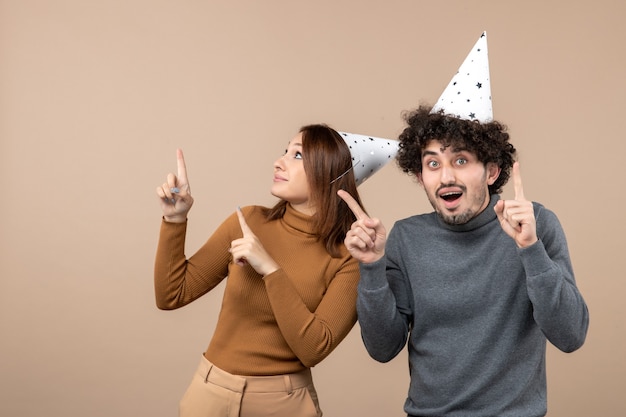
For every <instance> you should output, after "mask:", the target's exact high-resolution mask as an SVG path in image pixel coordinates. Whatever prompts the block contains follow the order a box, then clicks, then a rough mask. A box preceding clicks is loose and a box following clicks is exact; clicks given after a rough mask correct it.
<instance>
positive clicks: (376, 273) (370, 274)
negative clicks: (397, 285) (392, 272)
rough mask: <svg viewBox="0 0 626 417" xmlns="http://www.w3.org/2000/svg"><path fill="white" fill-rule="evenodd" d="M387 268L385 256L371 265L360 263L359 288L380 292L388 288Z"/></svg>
mask: <svg viewBox="0 0 626 417" xmlns="http://www.w3.org/2000/svg"><path fill="white" fill-rule="evenodd" d="M386 266H387V262H386V261H385V257H384V256H383V257H382V258H381V259H379V260H377V261H375V262H372V263H369V264H364V263H359V271H360V272H361V279H360V281H359V286H360V287H361V288H362V289H365V290H378V289H380V288H383V287H386V286H387V279H386V278H387V277H386V273H385V270H386Z"/></svg>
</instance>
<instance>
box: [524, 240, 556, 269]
mask: <svg viewBox="0 0 626 417" xmlns="http://www.w3.org/2000/svg"><path fill="white" fill-rule="evenodd" d="M518 253H519V254H520V258H521V260H522V265H524V270H525V271H526V276H527V277H536V276H539V275H541V274H543V273H544V272H546V271H548V270H550V269H551V268H552V259H550V257H549V256H548V253H547V252H546V248H545V246H543V242H542V241H541V240H537V242H535V243H534V244H532V245H530V246H528V247H526V248H521V249H518Z"/></svg>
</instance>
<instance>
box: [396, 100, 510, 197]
mask: <svg viewBox="0 0 626 417" xmlns="http://www.w3.org/2000/svg"><path fill="white" fill-rule="evenodd" d="M431 109H432V106H426V105H420V106H419V107H418V108H417V109H416V110H413V111H411V112H407V113H405V114H404V120H405V122H406V123H407V125H408V126H407V127H406V128H405V129H404V130H403V131H402V133H401V134H400V136H399V139H400V149H399V150H398V154H397V156H396V163H397V164H398V166H399V167H400V168H401V169H402V171H403V172H405V173H407V174H409V175H417V174H420V173H421V172H422V151H423V150H424V148H425V147H426V146H427V145H428V143H429V142H430V141H432V140H438V141H439V142H441V144H442V145H443V146H444V147H445V148H448V147H450V148H452V149H454V150H466V151H469V152H472V153H473V154H475V155H476V157H477V158H478V160H479V161H480V162H482V163H483V164H485V165H486V164H487V163H489V162H494V163H496V164H497V165H498V166H499V167H500V169H501V172H500V176H499V177H498V179H497V180H496V181H495V182H494V183H493V184H492V185H490V186H489V193H490V194H500V193H501V192H502V187H503V186H504V185H505V184H506V183H507V181H508V180H509V177H510V175H511V167H512V166H513V162H514V157H515V153H516V150H515V147H514V146H513V145H512V144H511V143H509V134H508V133H507V127H506V126H505V125H503V124H501V123H499V122H496V121H493V122H489V123H479V122H478V121H470V120H463V119H459V118H456V117H454V116H448V115H445V114H444V113H443V111H439V112H435V113H432V114H431V113H430V112H431Z"/></svg>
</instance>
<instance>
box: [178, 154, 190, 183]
mask: <svg viewBox="0 0 626 417" xmlns="http://www.w3.org/2000/svg"><path fill="white" fill-rule="evenodd" d="M176 162H177V166H178V179H179V180H180V181H182V182H183V183H187V182H188V180H187V165H185V156H184V155H183V150H182V149H177V150H176Z"/></svg>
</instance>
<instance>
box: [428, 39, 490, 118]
mask: <svg viewBox="0 0 626 417" xmlns="http://www.w3.org/2000/svg"><path fill="white" fill-rule="evenodd" d="M440 110H443V113H444V114H447V115H450V116H454V117H458V118H460V119H466V120H478V121H479V122H490V121H492V120H493V109H492V107H491V83H490V82H489V56H488V53H487V32H483V33H482V35H481V36H480V38H478V41H477V42H476V44H475V45H474V47H473V48H472V50H471V51H470V53H469V54H468V55H467V57H466V58H465V61H463V63H462V64H461V66H460V67H459V70H458V71H457V73H456V74H455V75H454V77H452V80H451V81H450V84H448V87H446V89H445V90H444V92H443V94H441V97H439V100H438V101H437V103H436V104H435V105H434V106H433V109H432V111H431V113H436V112H438V111H440Z"/></svg>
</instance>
